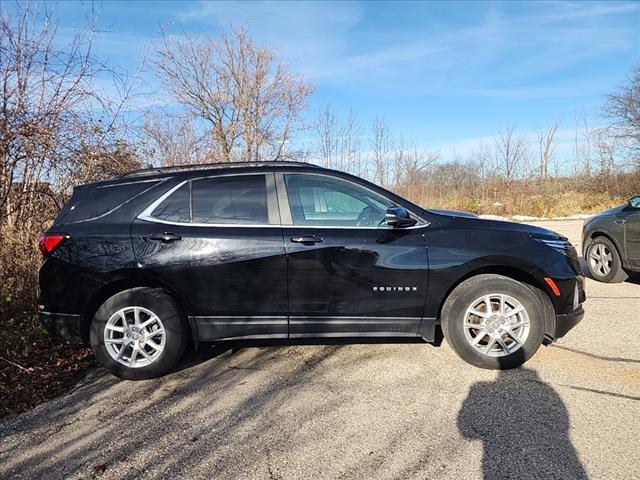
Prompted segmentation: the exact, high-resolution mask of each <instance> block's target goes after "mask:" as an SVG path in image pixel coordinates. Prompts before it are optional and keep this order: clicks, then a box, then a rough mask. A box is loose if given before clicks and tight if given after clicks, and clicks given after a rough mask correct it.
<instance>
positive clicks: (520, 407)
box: [458, 368, 587, 480]
mask: <svg viewBox="0 0 640 480" xmlns="http://www.w3.org/2000/svg"><path fill="white" fill-rule="evenodd" d="M458 429H459V430H460V433H462V435H463V436H464V437H465V438H468V439H473V440H478V439H479V440H482V443H483V447H484V456H483V461H482V468H483V473H484V478H485V479H492V480H493V479H507V478H508V479H524V478H545V479H547V478H562V479H578V478H579V479H583V478H587V474H586V473H585V470H584V468H583V466H582V464H581V463H580V460H579V459H578V456H577V454H576V451H575V449H574V448H573V445H572V444H571V440H570V439H569V417H568V415H567V409H566V408H565V406H564V403H562V400H561V399H560V397H559V396H558V394H557V393H556V392H555V390H554V389H553V388H551V386H549V385H547V384H546V383H544V382H543V381H542V380H540V378H539V377H538V374H537V373H536V372H535V371H533V370H529V369H527V368H519V369H516V370H506V371H500V372H499V373H498V378H497V379H496V380H495V381H493V382H480V383H476V384H475V385H473V386H472V387H471V391H470V392H469V396H468V397H467V399H466V400H465V401H464V404H463V405H462V409H461V410H460V413H459V415H458Z"/></svg>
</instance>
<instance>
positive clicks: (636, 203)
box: [629, 195, 640, 208]
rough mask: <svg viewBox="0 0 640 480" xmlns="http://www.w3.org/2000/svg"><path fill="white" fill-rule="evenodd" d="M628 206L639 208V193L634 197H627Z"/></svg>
mask: <svg viewBox="0 0 640 480" xmlns="http://www.w3.org/2000/svg"><path fill="white" fill-rule="evenodd" d="M629 206H630V207H631V208H640V195H636V196H635V197H631V198H630V199H629Z"/></svg>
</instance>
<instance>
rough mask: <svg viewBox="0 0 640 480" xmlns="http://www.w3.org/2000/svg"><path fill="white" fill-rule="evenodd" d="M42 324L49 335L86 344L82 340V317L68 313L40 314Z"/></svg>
mask: <svg viewBox="0 0 640 480" xmlns="http://www.w3.org/2000/svg"><path fill="white" fill-rule="evenodd" d="M38 315H39V317H40V322H41V323H42V324H43V325H44V327H45V328H46V329H47V331H48V332H49V335H51V336H52V337H55V338H61V339H63V340H69V341H72V342H77V343H84V339H83V338H82V333H81V332H82V330H81V321H82V315H71V314H67V313H51V312H42V311H41V312H39V313H38Z"/></svg>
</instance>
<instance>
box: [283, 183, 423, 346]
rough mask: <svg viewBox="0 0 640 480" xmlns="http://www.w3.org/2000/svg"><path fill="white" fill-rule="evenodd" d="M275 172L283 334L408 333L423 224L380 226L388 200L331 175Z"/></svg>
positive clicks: (418, 313) (413, 324) (413, 329)
mask: <svg viewBox="0 0 640 480" xmlns="http://www.w3.org/2000/svg"><path fill="white" fill-rule="evenodd" d="M277 178H278V188H279V193H282V195H281V196H280V197H279V198H280V199H281V201H280V205H281V214H282V218H283V222H284V223H285V225H284V226H283V229H284V236H285V246H286V251H287V265H288V276H289V289H288V292H289V315H290V316H289V333H290V336H291V337H304V336H349V335H354V336H360V335H372V336H376V335H379V336H386V335H393V336H404V335H407V336H413V335H416V334H417V332H418V329H419V327H420V322H421V319H422V314H423V311H424V305H425V298H426V292H427V249H426V246H425V238H424V234H423V232H424V228H425V225H424V224H418V225H416V226H415V227H411V228H406V229H393V228H389V227H387V226H386V225H385V224H384V219H385V213H386V209H387V208H388V207H389V206H391V205H392V202H391V201H390V200H388V199H386V198H384V197H383V196H381V195H380V194H378V193H376V192H373V191H371V190H369V189H367V188H366V187H363V186H362V185H359V184H356V183H354V182H351V181H347V180H345V179H341V178H339V177H333V176H331V175H326V174H311V173H304V174H302V173H299V174H296V173H285V174H283V175H282V176H280V175H279V176H278V177H277ZM285 192H286V193H285ZM282 197H285V198H282ZM286 224H289V225H288V226H287V225H286Z"/></svg>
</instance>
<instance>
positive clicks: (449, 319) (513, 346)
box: [442, 274, 545, 369]
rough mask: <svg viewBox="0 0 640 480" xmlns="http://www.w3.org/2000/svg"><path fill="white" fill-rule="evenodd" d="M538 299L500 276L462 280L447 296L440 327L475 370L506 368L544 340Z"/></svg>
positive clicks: (542, 313)
mask: <svg viewBox="0 0 640 480" xmlns="http://www.w3.org/2000/svg"><path fill="white" fill-rule="evenodd" d="M543 299H544V297H540V296H538V295H536V294H535V292H534V291H532V288H531V287H529V286H527V285H525V284H523V283H520V282H518V281H516V280H513V279H511V278H508V277H505V276H502V275H492V274H484V275H477V276H475V277H472V278H470V279H468V280H465V281H464V282H462V283H461V284H460V285H458V286H457V287H456V288H455V289H454V290H453V292H451V294H450V295H449V297H448V298H447V300H446V302H445V304H444V306H443V309H442V330H443V333H444V336H445V338H446V339H447V343H449V345H450V346H451V348H453V350H454V351H455V352H456V353H457V354H458V355H459V356H460V357H461V358H462V359H463V360H465V361H467V362H469V363H471V364H472V365H475V366H477V367H480V368H488V369H508V368H514V367H517V366H519V365H522V364H523V363H524V362H526V361H527V360H529V359H530V358H531V357H532V356H533V354H535V353H536V351H537V350H538V348H539V347H540V345H541V344H542V340H543V338H544V326H545V308H544V305H542V304H541V301H542V300H543Z"/></svg>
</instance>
